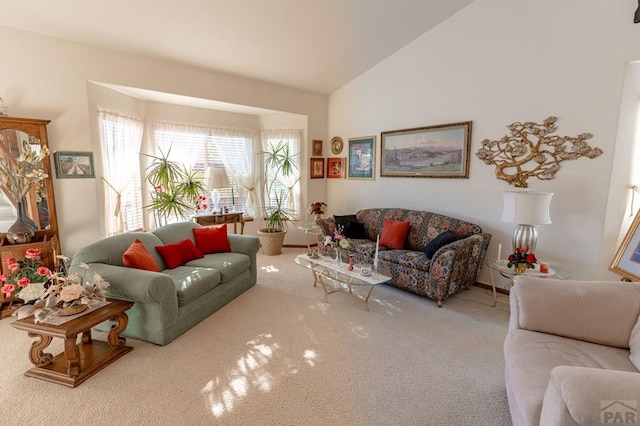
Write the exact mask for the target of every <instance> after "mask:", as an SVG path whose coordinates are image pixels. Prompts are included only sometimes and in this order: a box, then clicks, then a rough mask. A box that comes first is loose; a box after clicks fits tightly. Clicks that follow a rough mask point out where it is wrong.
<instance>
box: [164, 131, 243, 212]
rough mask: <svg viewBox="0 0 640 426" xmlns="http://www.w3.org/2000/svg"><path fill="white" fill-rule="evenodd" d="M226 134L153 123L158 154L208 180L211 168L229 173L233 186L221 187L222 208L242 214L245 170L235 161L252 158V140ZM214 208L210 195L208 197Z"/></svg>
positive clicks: (240, 135) (241, 135)
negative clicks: (208, 172) (250, 150)
mask: <svg viewBox="0 0 640 426" xmlns="http://www.w3.org/2000/svg"><path fill="white" fill-rule="evenodd" d="M252 133H253V132H252V131H247V134H246V135H243V134H242V133H239V134H233V135H230V134H225V132H222V133H221V132H219V131H216V129H211V128H209V127H205V126H194V125H186V124H173V123H153V141H154V143H155V146H156V153H158V154H159V150H162V152H164V153H165V155H167V156H168V157H169V158H170V159H171V160H172V161H175V162H178V163H181V164H183V165H184V166H185V167H187V168H190V169H192V170H194V171H196V172H197V176H198V177H199V178H201V179H204V172H205V169H206V168H207V167H221V168H224V169H225V170H226V171H227V176H228V178H229V182H230V184H231V186H230V187H228V188H220V189H219V191H220V194H221V197H220V203H219V205H220V207H227V208H230V209H235V210H238V211H241V210H243V208H244V206H245V202H246V198H247V195H246V193H247V191H246V190H245V188H244V186H243V185H242V184H241V181H242V177H243V170H244V168H242V169H238V168H237V167H234V164H235V160H239V161H242V162H243V163H244V162H245V161H246V158H247V157H248V156H249V155H250V152H249V150H248V148H247V147H248V146H250V144H251V143H252V141H251V140H250V139H252V138H250V137H249V136H248V135H251V134H252ZM205 195H206V196H207V197H208V198H209V200H208V202H207V205H208V206H211V200H210V195H209V193H207V194H205Z"/></svg>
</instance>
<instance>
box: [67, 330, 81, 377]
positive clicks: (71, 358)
mask: <svg viewBox="0 0 640 426" xmlns="http://www.w3.org/2000/svg"><path fill="white" fill-rule="evenodd" d="M76 338H77V336H75V335H74V336H71V337H67V338H66V339H65V340H64V356H65V358H66V359H67V363H68V367H67V374H68V375H69V377H75V376H77V375H78V374H80V350H79V349H78V345H77V344H76Z"/></svg>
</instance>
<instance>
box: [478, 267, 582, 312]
mask: <svg viewBox="0 0 640 426" xmlns="http://www.w3.org/2000/svg"><path fill="white" fill-rule="evenodd" d="M505 262H506V261H505V260H499V261H498V260H495V261H493V262H490V263H487V266H489V277H490V278H491V290H492V293H493V294H492V295H493V304H492V305H491V306H492V307H495V306H496V305H497V304H498V303H506V304H509V301H508V300H500V299H498V294H497V292H496V287H497V286H496V281H495V278H494V276H493V274H494V272H496V273H498V274H500V276H502V277H504V278H506V279H507V280H509V283H508V284H507V285H508V288H507V287H503V288H505V289H506V290H509V289H510V288H511V287H513V280H514V279H515V277H516V276H518V275H525V276H530V277H540V278H550V279H554V280H568V279H569V278H571V272H569V271H568V270H566V269H564V268H563V267H561V266H558V265H555V264H553V263H548V262H541V263H546V264H547V265H549V268H550V269H552V270H553V271H554V274H553V275H542V274H541V273H540V272H539V271H532V272H523V273H521V274H516V273H515V272H514V270H513V269H510V268H507V267H506V265H505Z"/></svg>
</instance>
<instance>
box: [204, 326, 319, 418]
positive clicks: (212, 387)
mask: <svg viewBox="0 0 640 426" xmlns="http://www.w3.org/2000/svg"><path fill="white" fill-rule="evenodd" d="M246 345H247V347H248V349H247V352H246V354H244V355H242V356H241V357H240V358H239V359H238V361H237V363H236V367H234V368H231V369H229V370H227V371H225V372H224V373H223V374H220V375H218V376H217V377H215V378H214V379H212V380H209V382H207V383H206V385H205V386H204V387H203V388H202V389H201V391H200V393H201V394H202V395H203V396H204V398H205V403H206V404H207V407H208V408H209V410H210V411H211V413H212V414H213V416H214V417H216V418H221V417H223V416H224V415H225V414H226V413H230V412H231V411H233V410H234V408H235V407H237V405H238V403H240V402H241V401H243V400H246V399H247V398H249V397H250V396H251V392H252V391H253V392H254V393H255V392H256V391H257V392H260V393H268V392H271V391H272V390H273V388H274V386H275V385H276V384H277V381H278V378H279V377H284V376H291V375H295V374H298V373H299V372H300V370H301V368H303V367H304V365H305V364H306V365H307V366H308V368H313V367H315V366H316V365H317V363H318V355H317V352H316V351H315V350H313V349H305V350H303V351H302V353H301V354H300V358H298V359H297V360H296V359H291V358H288V357H287V358H284V357H282V353H283V350H282V348H281V346H280V344H279V343H277V342H275V341H274V338H273V335H272V334H270V333H267V334H260V335H258V336H257V337H256V338H254V339H251V340H249V341H248V342H247V343H246ZM245 402H246V401H245Z"/></svg>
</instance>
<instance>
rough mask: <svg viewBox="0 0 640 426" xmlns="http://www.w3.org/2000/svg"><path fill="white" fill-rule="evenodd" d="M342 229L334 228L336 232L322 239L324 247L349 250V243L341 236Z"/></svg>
mask: <svg viewBox="0 0 640 426" xmlns="http://www.w3.org/2000/svg"><path fill="white" fill-rule="evenodd" d="M342 229H343V227H342V226H341V225H338V226H336V230H335V231H334V232H333V234H331V235H327V236H325V237H324V245H325V247H326V246H333V248H335V249H337V250H339V249H343V250H349V248H350V247H351V242H350V241H349V240H348V239H347V238H346V237H345V236H344V235H343V234H342Z"/></svg>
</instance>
